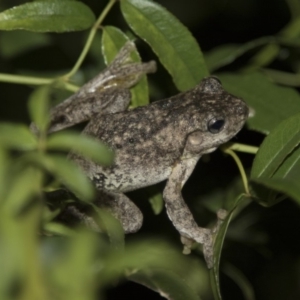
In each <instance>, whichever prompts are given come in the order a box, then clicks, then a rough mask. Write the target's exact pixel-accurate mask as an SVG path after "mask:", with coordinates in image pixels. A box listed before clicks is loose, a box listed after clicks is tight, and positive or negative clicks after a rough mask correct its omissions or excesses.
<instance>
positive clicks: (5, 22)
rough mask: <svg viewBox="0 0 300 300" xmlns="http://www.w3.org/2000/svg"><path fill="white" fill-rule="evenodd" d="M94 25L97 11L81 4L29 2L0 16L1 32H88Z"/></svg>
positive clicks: (71, 2) (72, 2) (75, 2)
mask: <svg viewBox="0 0 300 300" xmlns="http://www.w3.org/2000/svg"><path fill="white" fill-rule="evenodd" d="M94 22H95V16H94V14H93V12H92V11H91V10H90V8H89V7H88V6H86V5H85V4H83V3H82V2H79V1H61V0H52V1H36V2H28V3H25V4H22V5H19V6H15V7H13V8H10V9H8V10H5V11H3V12H2V13H0V30H16V29H24V30H29V31H35V32H67V31H78V30H84V29H87V28H89V27H91V26H92V25H93V23H94Z"/></svg>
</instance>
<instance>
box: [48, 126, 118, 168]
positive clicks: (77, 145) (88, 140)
mask: <svg viewBox="0 0 300 300" xmlns="http://www.w3.org/2000/svg"><path fill="white" fill-rule="evenodd" d="M46 146H47V149H49V150H66V151H74V152H76V153H80V154H82V155H83V156H85V157H87V158H90V159H92V160H93V161H95V162H97V163H99V164H101V165H106V166H107V165H110V164H111V163H112V162H113V159H114V154H113V152H112V150H110V149H109V148H108V147H107V146H106V145H104V144H103V143H101V142H100V141H97V140H95V139H94V138H92V137H89V136H86V135H83V134H78V133H75V132H72V131H64V132H57V133H54V134H52V135H51V136H50V137H49V138H48V140H47V144H46Z"/></svg>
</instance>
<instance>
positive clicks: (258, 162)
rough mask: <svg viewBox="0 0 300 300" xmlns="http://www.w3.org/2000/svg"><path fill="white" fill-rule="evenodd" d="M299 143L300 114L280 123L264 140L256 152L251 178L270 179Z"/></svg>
mask: <svg viewBox="0 0 300 300" xmlns="http://www.w3.org/2000/svg"><path fill="white" fill-rule="evenodd" d="M299 143H300V114H296V115H294V116H292V117H290V118H288V119H287V120H285V121H283V122H282V123H280V125H279V126H277V127H276V128H275V129H274V130H273V131H272V132H271V133H270V134H269V135H268V136H267V137H266V138H265V140H264V142H263V144H262V145H261V147H260V149H259V150H258V152H257V154H256V156H255V159H254V162H253V166H252V170H251V178H252V179H253V178H260V177H263V178H270V177H272V175H273V174H274V173H275V171H276V170H277V169H278V168H279V166H280V165H281V164H282V163H283V161H284V160H285V159H286V157H287V156H288V155H290V153H291V152H292V151H293V150H294V149H295V148H296V147H297V146H298V145H299Z"/></svg>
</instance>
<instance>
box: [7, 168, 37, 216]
mask: <svg viewBox="0 0 300 300" xmlns="http://www.w3.org/2000/svg"><path fill="white" fill-rule="evenodd" d="M41 178H42V177H41V172H40V171H39V170H37V169H34V168H23V169H21V170H19V171H18V173H17V174H15V178H13V179H12V183H11V184H10V185H9V189H8V193H7V194H6V196H5V201H4V205H3V207H2V209H4V210H5V212H6V213H9V214H10V215H11V216H14V215H16V214H17V213H19V212H20V211H21V209H24V207H25V205H26V204H27V203H28V201H31V200H32V199H33V196H35V195H37V194H38V192H39V188H40V186H41Z"/></svg>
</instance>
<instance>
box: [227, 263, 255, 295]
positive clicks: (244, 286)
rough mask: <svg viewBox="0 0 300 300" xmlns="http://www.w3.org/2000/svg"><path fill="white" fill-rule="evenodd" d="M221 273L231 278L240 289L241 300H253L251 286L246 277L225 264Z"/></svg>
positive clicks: (236, 269)
mask: <svg viewBox="0 0 300 300" xmlns="http://www.w3.org/2000/svg"><path fill="white" fill-rule="evenodd" d="M223 272H224V273H225V274H226V275H227V276H228V277H229V278H231V279H232V280H233V281H234V283H235V284H236V285H238V287H239V288H240V290H241V291H242V293H243V296H244V297H243V299H247V300H255V293H254V289H253V286H252V285H251V283H250V282H249V280H248V279H247V277H246V276H245V275H244V274H243V273H242V272H241V271H240V270H239V269H238V268H236V267H234V266H233V265H229V264H226V266H225V268H223Z"/></svg>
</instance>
